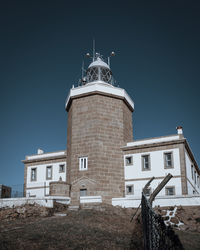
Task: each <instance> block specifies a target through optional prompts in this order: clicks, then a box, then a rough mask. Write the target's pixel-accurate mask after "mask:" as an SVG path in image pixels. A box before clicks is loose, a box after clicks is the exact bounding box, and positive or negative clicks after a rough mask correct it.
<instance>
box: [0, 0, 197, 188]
mask: <svg viewBox="0 0 200 250" xmlns="http://www.w3.org/2000/svg"><path fill="white" fill-rule="evenodd" d="M199 13H200V2H199V1H189V0H188V1H184V0H179V1H177V0H173V1H160V0H159V1H149V0H148V1H134V0H132V1H64V0H63V1H61V0H57V1H50V0H49V1H42V0H40V1H21V0H18V1H16V0H14V1H13V0H10V1H1V7H0V86H1V91H0V114H1V123H0V156H1V161H0V184H1V183H3V184H8V185H10V184H22V183H23V172H24V170H23V164H22V163H21V160H22V159H24V158H25V155H30V154H34V153H36V151H37V148H42V149H44V150H45V151H57V150H63V149H65V148H66V137H67V113H66V111H65V109H64V105H65V99H66V97H67V95H68V92H69V89H70V88H71V86H72V85H73V84H74V85H76V84H77V82H78V79H79V78H80V76H81V63H82V59H83V56H84V54H85V53H86V52H88V51H89V52H91V49H92V39H93V37H95V39H96V50H97V51H98V52H100V53H101V54H103V55H104V56H107V55H109V53H110V52H111V51H115V52H116V57H114V58H112V62H111V67H112V71H113V74H114V77H115V79H116V80H117V81H118V82H119V85H120V87H122V88H125V89H126V91H127V92H128V94H129V95H130V96H131V97H132V99H133V101H134V102H135V112H134V114H133V125H134V138H135V139H142V138H147V137H156V136H163V135H169V134H175V133H176V129H175V128H176V126H177V125H182V126H183V128H184V135H185V137H186V138H187V139H188V141H189V143H190V145H191V148H192V151H193V153H194V155H195V157H196V159H197V162H200V150H199V146H200V131H199V130H200V116H199V113H200V112H199V108H200V98H199V93H200V87H199V84H200V75H199V71H200V70H199V66H200V15H199ZM86 62H87V60H86Z"/></svg>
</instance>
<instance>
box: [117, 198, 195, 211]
mask: <svg viewBox="0 0 200 250" xmlns="http://www.w3.org/2000/svg"><path fill="white" fill-rule="evenodd" d="M140 203H141V197H138V198H133V197H132V198H131V197H128V198H113V199H112V205H113V206H121V207H135V208H136V207H138V206H139V205H140ZM155 206H160V207H167V206H200V196H199V195H195V196H190V195H185V196H183V195H181V196H157V197H156V199H155V201H154V202H153V207H155Z"/></svg>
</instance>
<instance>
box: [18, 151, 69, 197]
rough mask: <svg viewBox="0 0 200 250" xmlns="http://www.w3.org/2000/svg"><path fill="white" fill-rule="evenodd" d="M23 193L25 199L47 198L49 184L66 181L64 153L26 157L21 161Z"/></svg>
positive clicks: (41, 153) (40, 152)
mask: <svg viewBox="0 0 200 250" xmlns="http://www.w3.org/2000/svg"><path fill="white" fill-rule="evenodd" d="M23 162H24V164H25V171H24V191H25V196H26V197H46V196H49V183H50V182H56V181H59V180H62V181H64V182H65V181H66V171H67V169H66V151H58V152H52V153H44V152H43V151H42V150H40V149H38V154H36V155H31V156H26V159H25V160H23Z"/></svg>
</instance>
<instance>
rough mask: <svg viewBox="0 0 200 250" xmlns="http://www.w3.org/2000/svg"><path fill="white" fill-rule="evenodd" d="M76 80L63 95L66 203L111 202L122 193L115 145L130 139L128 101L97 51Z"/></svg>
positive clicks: (121, 173)
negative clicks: (82, 200) (79, 80)
mask: <svg viewBox="0 0 200 250" xmlns="http://www.w3.org/2000/svg"><path fill="white" fill-rule="evenodd" d="M82 82H83V84H82V86H79V87H76V88H72V89H71V90H70V92H69V95H68V98H67V101H66V110H67V112H68V128H67V182H68V183H69V184H70V194H69V195H70V197H71V204H73V205H77V204H79V202H80V197H81V198H82V197H87V198H88V200H91V201H94V202H95V198H98V199H101V200H102V202H106V203H111V201H112V198H114V197H122V196H124V190H125V183H124V167H123V154H122V150H121V147H122V146H124V145H125V144H126V143H127V142H130V141H132V140H133V132H132V131H133V129H132V112H133V110H134V104H133V101H132V100H131V98H130V97H129V96H128V94H127V93H126V91H125V90H124V89H122V88H118V87H115V86H113V84H112V72H111V69H110V67H109V65H108V64H107V63H106V62H105V61H104V60H103V58H102V57H101V56H100V54H97V53H96V54H95V56H94V57H93V61H92V63H91V64H90V65H89V67H88V69H87V71H86V76H85V77H84V78H83V81H82Z"/></svg>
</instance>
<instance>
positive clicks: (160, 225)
mask: <svg viewBox="0 0 200 250" xmlns="http://www.w3.org/2000/svg"><path fill="white" fill-rule="evenodd" d="M141 203H142V224H143V234H144V249H145V250H161V249H162V250H182V249H183V246H182V244H181V242H180V240H179V238H178V236H177V235H176V234H175V232H174V231H173V229H172V227H171V226H166V225H165V223H164V221H163V219H162V217H161V215H159V214H156V213H155V211H153V209H152V207H151V205H150V203H149V201H148V200H147V198H146V197H145V195H144V194H142V202H141Z"/></svg>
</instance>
